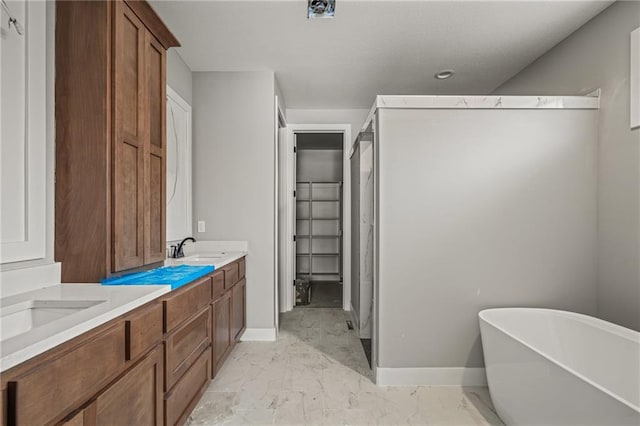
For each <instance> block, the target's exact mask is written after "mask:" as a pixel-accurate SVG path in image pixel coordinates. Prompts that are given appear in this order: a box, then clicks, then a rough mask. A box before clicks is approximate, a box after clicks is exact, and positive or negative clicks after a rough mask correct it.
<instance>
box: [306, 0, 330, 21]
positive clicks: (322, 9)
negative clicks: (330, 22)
mask: <svg viewBox="0 0 640 426" xmlns="http://www.w3.org/2000/svg"><path fill="white" fill-rule="evenodd" d="M307 4H308V7H307V18H309V19H315V18H333V16H334V15H335V13H336V0H307Z"/></svg>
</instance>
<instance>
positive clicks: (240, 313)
mask: <svg viewBox="0 0 640 426" xmlns="http://www.w3.org/2000/svg"><path fill="white" fill-rule="evenodd" d="M246 289H247V281H246V280H245V279H244V278H243V279H242V280H241V281H240V282H239V283H238V284H236V285H235V286H234V287H233V290H231V291H232V297H231V300H232V306H233V309H232V327H231V329H232V333H231V336H232V338H233V339H238V337H240V333H241V332H242V331H243V330H244V323H245V298H246V291H247V290H246Z"/></svg>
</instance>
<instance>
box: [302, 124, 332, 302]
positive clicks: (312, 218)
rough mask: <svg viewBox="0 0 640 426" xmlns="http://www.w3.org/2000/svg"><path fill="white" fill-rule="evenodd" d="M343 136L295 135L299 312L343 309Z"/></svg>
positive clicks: (329, 134)
mask: <svg viewBox="0 0 640 426" xmlns="http://www.w3.org/2000/svg"><path fill="white" fill-rule="evenodd" d="M343 138H344V135H343V134H342V133H296V134H295V147H296V150H295V152H296V155H295V156H294V160H295V166H294V167H295V176H296V189H295V193H294V194H295V196H294V198H295V206H296V223H295V226H296V229H295V237H296V238H295V248H296V250H295V275H296V285H297V286H296V300H295V305H296V306H305V307H308V308H341V307H342V306H343V288H344V280H343V267H342V265H343V258H344V255H343V241H342V240H343V223H344V218H343V199H344V197H343V177H344V169H343V164H344V161H343V159H344V151H343Z"/></svg>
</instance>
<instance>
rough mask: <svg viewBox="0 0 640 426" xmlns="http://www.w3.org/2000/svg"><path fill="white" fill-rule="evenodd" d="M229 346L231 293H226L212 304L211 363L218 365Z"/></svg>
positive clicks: (216, 368) (216, 366)
mask: <svg viewBox="0 0 640 426" xmlns="http://www.w3.org/2000/svg"><path fill="white" fill-rule="evenodd" d="M230 345H231V292H226V293H225V294H224V295H222V297H220V299H218V300H216V301H215V302H214V304H213V363H214V365H215V370H216V371H217V370H218V368H219V366H218V363H219V362H221V361H222V360H223V359H224V356H225V354H226V352H227V350H228V349H229V346H230Z"/></svg>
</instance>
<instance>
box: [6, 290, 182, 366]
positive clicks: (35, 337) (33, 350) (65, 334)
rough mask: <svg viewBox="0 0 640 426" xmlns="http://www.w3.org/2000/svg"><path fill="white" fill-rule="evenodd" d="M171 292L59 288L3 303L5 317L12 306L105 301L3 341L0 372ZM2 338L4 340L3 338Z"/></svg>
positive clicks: (28, 294) (24, 294) (22, 295)
mask: <svg viewBox="0 0 640 426" xmlns="http://www.w3.org/2000/svg"><path fill="white" fill-rule="evenodd" d="M169 291H171V286H168V285H161V286H160V285H153V286H152V285H144V286H102V285H100V284H60V285H54V286H50V287H46V288H41V289H38V290H32V291H28V292H25V293H20V294H16V295H13V296H9V297H5V298H3V299H0V308H2V311H4V312H2V314H3V315H6V314H7V311H8V310H9V309H11V306H14V305H17V304H22V303H28V302H29V301H31V300H38V301H102V302H101V303H97V304H95V305H94V306H91V307H89V308H86V309H83V310H81V311H79V312H75V313H72V314H70V315H67V316H64V317H62V318H59V319H56V320H54V321H51V322H49V323H48V324H44V325H42V326H39V327H35V328H32V329H31V330H29V331H27V332H25V333H22V334H18V335H16V336H14V337H11V338H9V339H7V340H4V341H2V347H1V348H0V372H2V371H6V370H8V369H10V368H11V367H14V366H16V365H18V364H20V363H22V362H24V361H26V360H28V359H30V358H33V357H35V356H37V355H39V354H41V353H44V352H46V351H47V350H49V349H51V348H53V347H55V346H58V345H60V344H62V343H64V342H66V341H68V340H71V339H73V338H74V337H77V336H79V335H81V334H83V333H85V332H87V331H89V330H91V329H93V328H95V327H98V326H100V325H102V324H104V323H106V322H108V321H110V320H112V319H114V318H117V317H119V316H120V315H123V314H125V313H127V312H129V311H131V310H133V309H135V308H137V307H138V306H141V305H144V304H145V303H147V302H150V301H151V300H153V299H155V298H157V297H159V296H161V295H163V294H165V293H168V292H169ZM0 338H2V336H0Z"/></svg>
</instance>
